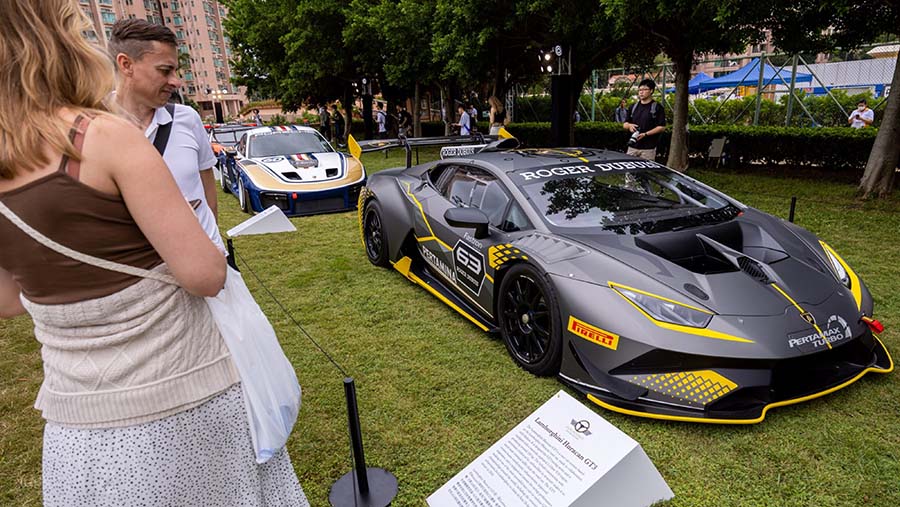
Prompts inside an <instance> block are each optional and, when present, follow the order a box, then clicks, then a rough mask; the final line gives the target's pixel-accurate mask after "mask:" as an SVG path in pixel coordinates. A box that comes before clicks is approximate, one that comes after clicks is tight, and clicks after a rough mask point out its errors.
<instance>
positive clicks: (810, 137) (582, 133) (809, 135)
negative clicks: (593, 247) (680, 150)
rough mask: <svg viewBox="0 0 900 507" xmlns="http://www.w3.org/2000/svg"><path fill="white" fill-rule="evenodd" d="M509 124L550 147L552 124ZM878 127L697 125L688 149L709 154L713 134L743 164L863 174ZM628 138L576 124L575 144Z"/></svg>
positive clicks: (606, 145)
mask: <svg viewBox="0 0 900 507" xmlns="http://www.w3.org/2000/svg"><path fill="white" fill-rule="evenodd" d="M507 129H508V130H509V131H510V133H512V134H513V135H515V136H516V137H517V138H518V139H519V141H521V142H522V144H523V145H524V146H530V147H536V146H546V145H547V144H548V141H549V139H550V124H549V123H513V124H510V126H509V127H508V128H507ZM668 132H671V128H670V129H669V131H668ZM877 132H878V131H877V130H876V129H871V128H869V129H859V130H857V129H851V128H847V127H827V128H797V127H753V126H746V125H693V126H691V127H690V129H689V133H688V150H689V153H690V156H692V157H705V156H706V154H707V150H708V149H709V145H710V143H711V142H712V140H713V139H716V138H719V137H726V138H728V147H727V151H726V153H727V154H728V157H729V159H730V161H732V162H734V163H737V164H740V165H747V164H767V165H783V166H786V167H800V166H817V167H821V168H825V169H837V170H843V171H859V172H860V174H861V171H862V170H863V169H864V168H865V165H866V159H867V158H868V155H869V152H870V151H871V150H872V144H873V143H874V142H875V135H876V133H877ZM627 142H628V133H627V132H626V131H625V130H624V129H622V126H621V125H619V124H618V123H612V122H581V123H578V124H576V126H575V145H576V146H584V147H589V148H602V149H608V150H616V151H625V147H626V146H627ZM663 142H668V138H666V139H664V140H663Z"/></svg>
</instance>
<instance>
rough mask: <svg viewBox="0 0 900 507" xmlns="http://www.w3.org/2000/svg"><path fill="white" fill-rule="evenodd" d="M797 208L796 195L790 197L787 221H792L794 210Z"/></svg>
mask: <svg viewBox="0 0 900 507" xmlns="http://www.w3.org/2000/svg"><path fill="white" fill-rule="evenodd" d="M796 208H797V196H793V197H791V211H790V213H788V222H790V223H794V210H795V209H796Z"/></svg>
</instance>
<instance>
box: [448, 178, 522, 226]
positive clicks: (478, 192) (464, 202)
mask: <svg viewBox="0 0 900 507" xmlns="http://www.w3.org/2000/svg"><path fill="white" fill-rule="evenodd" d="M442 193H443V195H444V197H446V198H447V199H448V200H449V201H450V202H452V203H453V204H454V205H456V206H460V207H465V208H477V209H480V210H481V211H483V212H484V214H485V215H487V217H488V220H489V221H490V223H491V225H493V226H494V227H497V228H498V229H500V230H503V231H508V232H510V231H515V230H518V227H520V228H527V227H529V226H530V225H529V223H528V219H527V218H525V214H524V213H523V212H522V211H521V209H518V207H517V209H518V213H517V214H515V215H514V216H512V217H511V218H512V221H511V222H510V211H509V210H510V201H511V199H510V197H509V195H508V194H507V193H506V192H505V191H504V190H503V184H502V183H500V181H498V180H497V178H495V177H494V176H493V175H491V174H490V173H488V172H486V171H483V170H481V169H478V168H475V167H459V168H457V169H456V172H454V173H453V174H452V175H451V176H450V177H449V179H448V181H447V184H446V186H445V188H444V191H443V192H442ZM507 222H509V223H507ZM504 227H507V228H504Z"/></svg>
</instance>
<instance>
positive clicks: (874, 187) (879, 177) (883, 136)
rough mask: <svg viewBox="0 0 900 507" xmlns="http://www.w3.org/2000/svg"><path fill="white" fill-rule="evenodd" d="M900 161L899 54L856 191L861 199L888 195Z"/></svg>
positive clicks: (892, 186)
mask: <svg viewBox="0 0 900 507" xmlns="http://www.w3.org/2000/svg"><path fill="white" fill-rule="evenodd" d="M898 161H900V54H898V55H897V65H896V66H895V67H894V77H893V78H891V94H890V95H889V96H888V99H887V107H886V108H885V110H884V118H883V119H882V120H881V127H879V128H878V135H877V136H875V144H873V145H872V151H871V152H870V153H869V160H868V162H866V172H865V173H863V177H862V179H861V180H860V181H859V188H858V189H857V192H858V194H859V195H860V196H862V197H863V198H869V197H887V195H888V194H890V193H891V191H892V190H893V188H894V177H895V176H894V175H895V174H896V173H895V172H894V171H895V169H896V168H897V163H898Z"/></svg>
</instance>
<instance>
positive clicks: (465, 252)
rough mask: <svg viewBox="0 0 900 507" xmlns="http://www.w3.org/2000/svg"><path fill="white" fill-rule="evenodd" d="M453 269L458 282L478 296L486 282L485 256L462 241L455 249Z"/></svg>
mask: <svg viewBox="0 0 900 507" xmlns="http://www.w3.org/2000/svg"><path fill="white" fill-rule="evenodd" d="M453 269H454V271H455V273H456V281H457V283H459V284H460V285H462V286H463V287H465V288H467V289H469V290H470V291H472V292H473V293H474V294H475V295H476V296H477V295H478V293H479V292H481V284H482V283H483V282H484V255H482V254H481V252H479V251H478V250H475V249H474V248H472V247H471V246H469V245H468V244H466V243H463V242H462V241H459V242H457V243H456V246H455V247H454V248H453Z"/></svg>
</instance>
